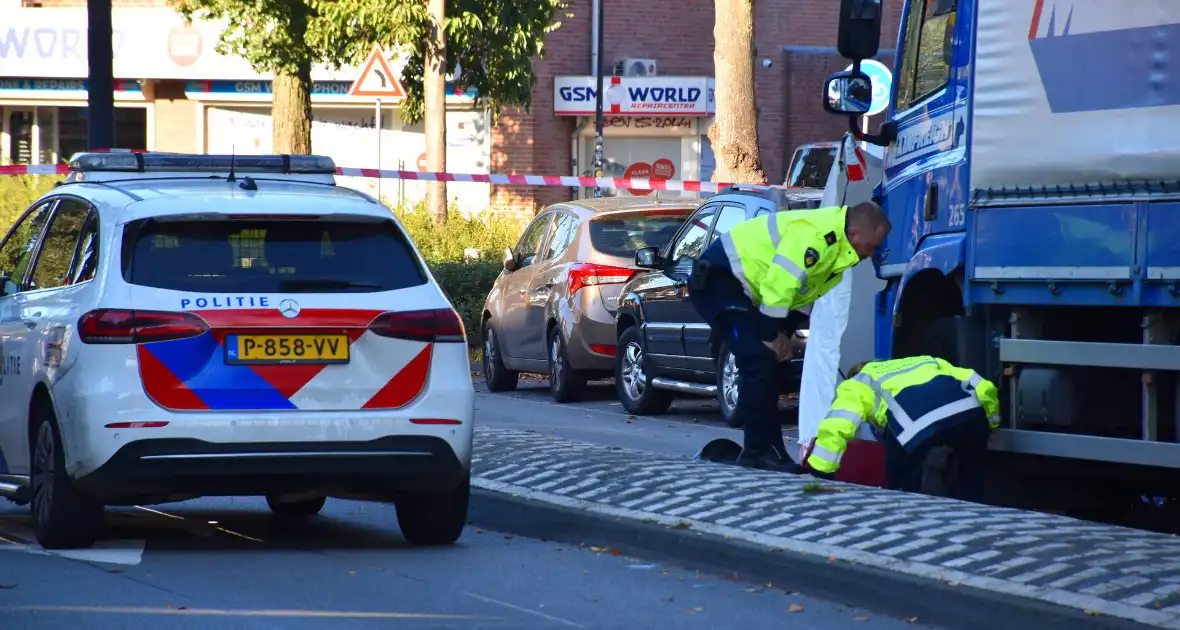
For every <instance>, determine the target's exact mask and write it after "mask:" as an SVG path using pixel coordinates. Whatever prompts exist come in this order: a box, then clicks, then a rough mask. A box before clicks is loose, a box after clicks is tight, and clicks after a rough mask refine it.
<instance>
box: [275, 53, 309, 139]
mask: <svg viewBox="0 0 1180 630" xmlns="http://www.w3.org/2000/svg"><path fill="white" fill-rule="evenodd" d="M271 120H272V124H273V127H274V131H273V133H272V135H271V144H272V145H273V146H274V152H275V153H293V154H301V155H306V154H308V153H311V64H310V63H309V64H306V65H304V66H303V67H301V68H299V71H298V72H297V73H296V74H295V75H286V74H278V73H276V74H275V80H274V104H273V105H272V106H271Z"/></svg>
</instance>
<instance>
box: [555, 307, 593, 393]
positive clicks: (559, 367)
mask: <svg viewBox="0 0 1180 630" xmlns="http://www.w3.org/2000/svg"><path fill="white" fill-rule="evenodd" d="M549 393H550V394H551V395H552V396H553V400H555V401H557V402H559V403H562V404H565V403H571V402H577V401H579V400H581V399H582V397H583V396H584V395H585V394H586V375H585V374H584V373H583V372H582V371H580V370H575V369H574V366H573V365H571V364H570V357H569V353H568V352H566V349H565V342H564V341H562V340H561V332H560V331H559V330H557V327H556V326H554V327H553V330H550V331H549Z"/></svg>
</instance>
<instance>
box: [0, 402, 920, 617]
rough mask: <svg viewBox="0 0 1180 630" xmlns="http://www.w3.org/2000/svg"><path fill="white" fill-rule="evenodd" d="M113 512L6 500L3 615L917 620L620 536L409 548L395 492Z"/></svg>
mask: <svg viewBox="0 0 1180 630" xmlns="http://www.w3.org/2000/svg"><path fill="white" fill-rule="evenodd" d="M481 404H485V405H486V401H481ZM487 415H489V414H488V413H487V412H486V411H485V412H483V413H482V414H481V416H487ZM522 518H529V517H528V516H523V517H522ZM534 518H535V517H534ZM107 519H108V530H109V532H108V538H107V540H105V541H103V542H102V543H101V544H100V546H99V547H98V548H96V549H94V550H90V551H83V552H73V553H70V554H56V553H52V554H51V553H48V552H45V551H43V550H40V549H39V548H38V547H36V546H35V545H29V544H27V543H26V542H25V541H28V540H30V537H31V533H30V532H29V531H28V530H27V528H26V524H27V513H26V511H25V509H24V508H19V507H16V506H13V505H11V504H7V503H5V504H4V505H3V506H0V537H2V539H0V628H3V629H4V630H57V629H67V628H68V629H73V628H86V629H87V630H113V629H119V628H136V629H137V630H138V629H139V628H142V627H145V626H147V625H148V624H153V625H158V626H159V627H168V628H178V629H179V628H201V629H205V628H216V629H217V630H224V629H237V628H243V629H255V628H282V629H299V628H307V629H309V630H310V629H315V630H321V629H324V628H349V629H352V628H383V629H385V628H413V629H419V628H455V629H459V628H463V629H466V628H522V629H524V628H628V629H631V628H694V627H695V628H788V629H789V628H800V629H804V628H807V629H810V628H824V629H825V630H839V629H843V628H870V629H873V630H884V629H892V628H902V627H910V628H912V627H914V625H913V624H912V623H908V622H906V621H902V620H896V619H893V618H890V617H882V616H879V615H875V614H872V613H869V612H865V611H862V610H858V609H855V608H852V607H849V606H845V605H842V604H840V603H829V602H824V601H819V600H816V599H812V598H809V597H807V596H806V595H803V594H797V593H793V592H784V590H782V589H776V588H774V587H773V585H764V584H745V583H740V582H734V581H727V580H724V579H719V578H714V577H710V576H709V575H704V574H701V573H698V572H695V571H693V570H692V569H691V567H689V568H681V567H679V566H670V565H660V564H654V563H650V562H646V561H644V560H643V559H639V558H632V557H630V556H629V555H628V554H627V553H626V552H625V550H621V551H620V550H615V549H606V548H596V547H589V546H584V547H581V546H571V545H565V544H557V543H553V542H545V541H542V540H533V539H526V538H521V537H514V536H511V535H505V534H500V533H495V532H490V531H484V530H482V529H477V528H475V527H470V528H468V530H467V532H466V533H465V534H464V537H463V538H462V539H460V543H459V544H458V545H457V546H455V547H450V548H435V549H421V548H419V549H413V548H409V547H406V545H405V543H404V541H403V540H402V538H401V536H400V534H399V533H398V529H397V525H396V521H395V516H394V509H393V507H392V506H388V505H380V504H368V503H355V502H345V501H329V503H328V506H327V507H326V508H325V512H324V513H323V514H322V515H321V516H319V517H317V518H315V519H313V520H311V521H307V522H303V523H291V522H287V523H282V522H278V521H276V520H274V519H273V518H272V517H271V516H270V514H269V512H268V510H267V508H266V506H265V503H264V502H262V501H261V500H256V499H235V500H230V499H204V500H199V501H191V502H186V503H181V504H173V505H167V506H156V507H153V508H146V509H145V508H140V509H136V508H126V509H119V510H110V511H109V512H108V517H107ZM498 520H500V521H501V522H503V516H502V515H500V517H499V519H498ZM533 526H535V524H533ZM71 556H72V557H71Z"/></svg>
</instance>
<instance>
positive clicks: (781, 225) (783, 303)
mask: <svg viewBox="0 0 1180 630" xmlns="http://www.w3.org/2000/svg"><path fill="white" fill-rule="evenodd" d="M847 213H848V207H847V206H840V207H830V208H818V209H816V210H793V211H790V212H772V213H770V214H768V215H764V216H760V217H756V218H753V219H749V220H747V221H743V222H742V223H739V224H737V225H735V226H734V227H733V229H731V230H730V231H729V232H727V233H725V234H724V235H722V236H721V244H722V247H724V248H725V255H726V257H727V258H728V259H729V266H730V269H731V270H732V272H733V275H734V276H735V277H736V278H737V279H738V281H740V282H741V284H742V288H743V289H744V290H745V292H746V295H747V296H749V297H750V300H751V301H752V302H753V303H754V306H757V307H758V309H759V310H760V311H761V312H762V314H763V315H766V316H769V317H778V318H783V317H786V316H787V313H789V312H790V311H793V310H798V309H800V308H802V307H804V306H807V305H808V304H811V303H813V302H815V301H816V300H817V299H819V297H820V296H821V295H823V294H825V293H827V292H828V291H831V290H832V289H833V288H835V286H836V285H837V284H840V278H841V277H843V274H844V270H845V269H848V268H850V267H852V266H853V265H856V264H857V263H858V262H860V256H859V255H858V254H857V253H856V250H855V249H853V248H852V244H851V243H849V242H848V235H847V234H845V233H844V218H845V216H846V215H847Z"/></svg>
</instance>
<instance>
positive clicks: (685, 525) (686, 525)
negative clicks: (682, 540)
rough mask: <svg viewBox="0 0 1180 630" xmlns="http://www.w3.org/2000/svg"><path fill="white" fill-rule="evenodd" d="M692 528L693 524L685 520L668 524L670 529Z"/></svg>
mask: <svg viewBox="0 0 1180 630" xmlns="http://www.w3.org/2000/svg"><path fill="white" fill-rule="evenodd" d="M691 528H692V524H691V523H686V522H685V521H680V522H679V523H677V524H675V525H669V526H668V529H691Z"/></svg>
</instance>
